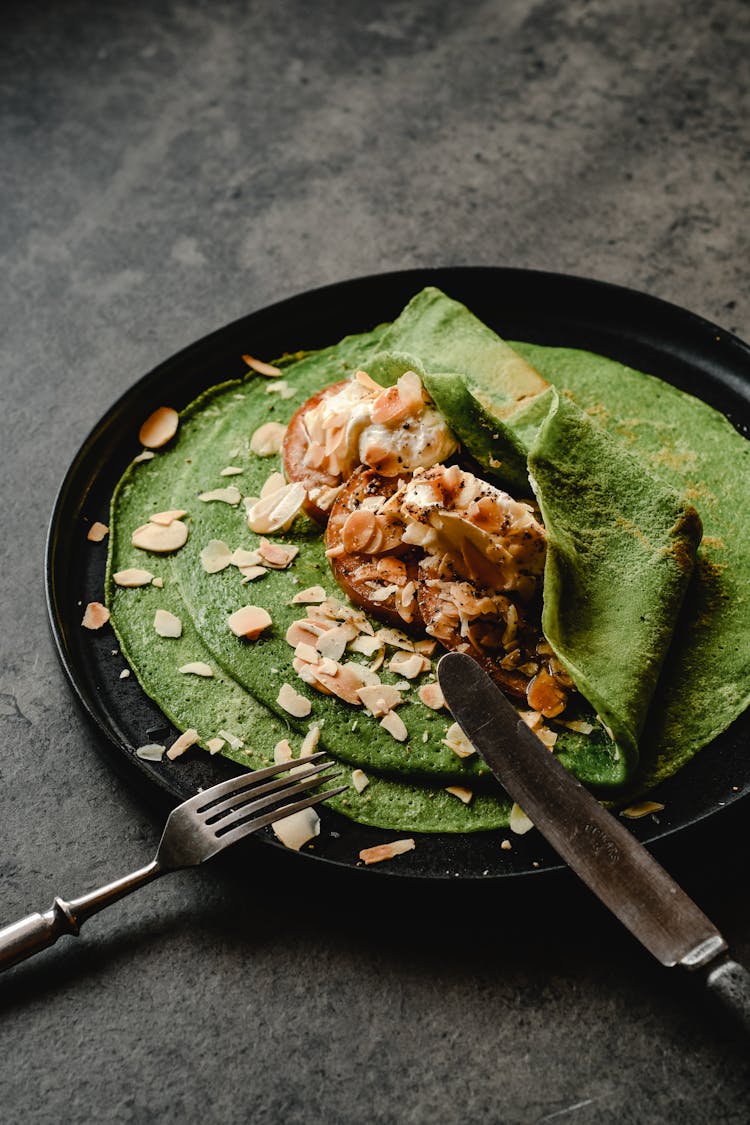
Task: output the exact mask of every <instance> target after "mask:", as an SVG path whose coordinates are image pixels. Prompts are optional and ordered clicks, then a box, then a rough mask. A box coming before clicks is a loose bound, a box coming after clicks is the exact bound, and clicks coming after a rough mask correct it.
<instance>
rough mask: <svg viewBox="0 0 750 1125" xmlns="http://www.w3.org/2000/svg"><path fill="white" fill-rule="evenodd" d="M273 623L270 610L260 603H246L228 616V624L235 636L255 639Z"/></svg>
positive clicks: (250, 639) (249, 639)
mask: <svg viewBox="0 0 750 1125" xmlns="http://www.w3.org/2000/svg"><path fill="white" fill-rule="evenodd" d="M272 624H273V622H272V620H271V615H270V613H269V612H268V610H266V609H263V607H262V606H259V605H245V606H243V607H242V609H238V610H237V611H236V612H235V613H233V614H231V615H230V616H229V617H228V618H227V625H228V626H229V628H230V629H231V630H232V632H233V633H234V635H235V637H244V638H245V639H246V640H248V641H255V640H257V639H258V637H259V636H260V635H261V633H262V632H263V631H264V630H265V629H268V628H269V627H270V626H271V625H272Z"/></svg>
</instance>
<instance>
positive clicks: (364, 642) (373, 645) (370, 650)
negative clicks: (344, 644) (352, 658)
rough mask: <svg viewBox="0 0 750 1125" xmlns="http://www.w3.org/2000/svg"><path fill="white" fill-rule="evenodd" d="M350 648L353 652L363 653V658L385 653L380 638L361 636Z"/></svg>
mask: <svg viewBox="0 0 750 1125" xmlns="http://www.w3.org/2000/svg"><path fill="white" fill-rule="evenodd" d="M349 648H350V650H351V651H352V652H360V653H362V655H363V656H373V655H374V654H375V653H376V652H382V651H383V642H382V641H381V640H379V638H378V637H368V636H367V635H366V634H365V635H362V634H360V635H359V636H357V637H355V638H354V640H353V641H352V642H351V644H350V645H349Z"/></svg>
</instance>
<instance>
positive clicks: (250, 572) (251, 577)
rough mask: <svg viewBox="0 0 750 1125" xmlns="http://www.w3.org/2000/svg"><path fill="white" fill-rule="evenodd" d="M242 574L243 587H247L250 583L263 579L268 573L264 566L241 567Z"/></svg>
mask: <svg viewBox="0 0 750 1125" xmlns="http://www.w3.org/2000/svg"><path fill="white" fill-rule="evenodd" d="M240 574H241V575H242V576H243V577H242V585H243V586H246V585H247V584H248V582H254V581H255V579H256V578H262V577H263V575H264V574H268V571H267V570H266V568H265V567H264V566H241V567H240Z"/></svg>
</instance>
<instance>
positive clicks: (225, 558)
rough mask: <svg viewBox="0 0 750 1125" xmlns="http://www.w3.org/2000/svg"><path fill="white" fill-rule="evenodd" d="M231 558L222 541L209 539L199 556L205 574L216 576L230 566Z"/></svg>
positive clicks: (230, 553)
mask: <svg viewBox="0 0 750 1125" xmlns="http://www.w3.org/2000/svg"><path fill="white" fill-rule="evenodd" d="M232 557H233V556H232V552H231V551H230V550H229V547H227V545H226V543H225V542H224V540H223V539H209V541H208V543H207V544H206V546H205V547H204V548H203V550H202V551H201V555H200V558H201V565H202V566H203V569H204V570H205V572H206V574H218V573H219V571H220V570H224V569H225V568H226V567H228V566H229V565H230V563H231V562H232Z"/></svg>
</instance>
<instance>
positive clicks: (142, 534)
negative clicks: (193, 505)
mask: <svg viewBox="0 0 750 1125" xmlns="http://www.w3.org/2000/svg"><path fill="white" fill-rule="evenodd" d="M187 537H188V527H187V524H186V523H183V522H182V520H173V522H172V523H170V524H169V525H168V526H167V527H160V526H159V524H157V523H150V522H149V523H144V524H143V525H142V526H141V527H137V528H136V529H135V531H134V532H133V535H132V538H131V540H130V542H131V543H132V544H133V546H134V547H138V548H140V550H141V551H152V552H153V553H154V554H156V555H168V554H169V553H170V552H171V551H179V549H180V547H184V546H185V544H186V543H187Z"/></svg>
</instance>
